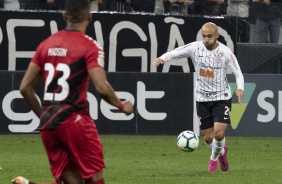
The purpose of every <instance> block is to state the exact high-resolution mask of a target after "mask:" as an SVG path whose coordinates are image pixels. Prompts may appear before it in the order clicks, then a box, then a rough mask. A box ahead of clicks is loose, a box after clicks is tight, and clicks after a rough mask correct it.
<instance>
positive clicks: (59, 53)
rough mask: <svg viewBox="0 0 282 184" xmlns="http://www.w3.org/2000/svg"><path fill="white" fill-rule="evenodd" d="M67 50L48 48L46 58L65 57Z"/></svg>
mask: <svg viewBox="0 0 282 184" xmlns="http://www.w3.org/2000/svg"><path fill="white" fill-rule="evenodd" d="M67 52H68V49H65V48H49V49H48V56H62V57H66V56H67Z"/></svg>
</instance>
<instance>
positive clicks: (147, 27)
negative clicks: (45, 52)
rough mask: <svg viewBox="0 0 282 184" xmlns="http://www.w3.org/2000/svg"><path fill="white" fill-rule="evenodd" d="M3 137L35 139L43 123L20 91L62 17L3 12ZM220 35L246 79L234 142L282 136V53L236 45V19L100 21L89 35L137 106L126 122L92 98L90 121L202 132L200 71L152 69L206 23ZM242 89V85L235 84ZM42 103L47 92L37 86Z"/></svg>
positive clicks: (103, 129)
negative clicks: (196, 92) (197, 89)
mask: <svg viewBox="0 0 282 184" xmlns="http://www.w3.org/2000/svg"><path fill="white" fill-rule="evenodd" d="M0 17H1V19H0V51H1V52H0V58H1V62H0V70H1V71H0V75H1V80H0V86H1V91H0V99H1V102H2V103H1V113H0V120H1V124H0V133H1V134H9V133H36V132H37V131H38V122H39V120H38V119H37V118H36V117H35V115H34V114H33V113H32V112H30V110H29V108H28V107H27V106H26V104H25V102H24V100H23V99H22V97H21V95H20V93H19V91H18V86H19V83H20V81H21V78H22V76H23V74H24V70H25V69H26V67H27V65H28V63H29V60H30V58H31V57H32V55H33V54H34V51H35V49H36V46H37V45H38V44H39V42H40V41H42V40H43V39H44V38H46V37H48V36H49V35H51V34H53V33H55V32H57V31H58V30H60V29H63V28H64V25H65V23H64V22H63V20H62V18H61V12H33V11H30V12H29V11H25V12H18V11H0ZM208 21H212V22H215V23H216V24H217V25H218V26H219V27H220V30H219V31H220V34H221V37H220V39H219V40H220V41H221V42H223V43H224V44H226V45H228V46H229V47H230V48H231V49H232V50H233V51H234V52H235V54H236V56H237V58H238V60H239V63H240V65H241V68H242V71H243V73H244V75H245V82H246V89H245V93H246V94H245V98H244V101H243V105H241V106H238V104H236V97H235V96H234V99H233V109H232V126H230V127H229V129H228V131H227V133H228V135H234V136H281V133H279V131H278V130H281V128H282V109H281V107H282V92H281V90H280V89H282V88H281V83H280V82H279V81H280V79H281V70H282V66H281V62H282V60H281V56H282V48H281V47H282V46H281V45H279V44H278V45H277V44H239V43H238V44H236V42H235V35H236V33H235V30H236V29H235V28H236V24H234V17H182V16H174V17H171V16H165V15H156V16H155V15H142V14H130V15H129V14H119V13H114V14H113V13H111V14H106V13H93V20H92V22H91V23H90V26H89V28H88V30H87V34H89V35H90V36H92V37H93V38H94V39H96V40H97V41H98V42H99V43H101V44H102V46H103V47H104V50H105V53H106V65H105V69H106V70H107V71H108V78H109V81H110V82H111V83H112V84H113V86H114V88H115V89H116V91H118V95H119V96H120V98H127V99H132V100H134V102H135V109H136V111H135V113H134V115H132V116H130V117H125V116H123V115H122V114H120V113H119V112H116V111H115V110H113V109H111V107H109V106H108V105H107V104H105V103H104V102H103V101H101V99H99V97H98V96H97V95H96V93H95V90H94V89H93V86H91V87H90V90H89V99H90V100H89V107H90V111H91V112H90V113H91V117H92V118H93V119H94V120H95V121H96V124H97V126H98V129H99V131H100V133H102V134H103V133H104V134H153V135H163V134H165V135H170V134H177V133H179V132H180V131H182V130H184V129H193V130H194V131H196V132H197V131H198V126H197V117H196V116H195V112H194V108H193V105H194V102H193V74H192V72H193V66H192V65H191V62H190V61H189V60H188V59H182V60H180V61H177V62H175V61H172V62H170V63H169V64H167V65H164V66H163V67H160V68H158V69H157V70H156V69H155V68H153V67H151V61H152V60H153V59H154V58H155V57H157V56H159V55H160V54H162V53H164V52H166V51H168V50H171V49H173V48H175V47H177V46H178V45H183V44H185V43H188V42H192V41H195V40H199V38H200V35H199V30H200V28H201V26H202V24H203V23H205V22H208ZM229 79H230V81H229V82H230V84H231V86H232V87H233V89H235V83H234V82H235V81H234V77H233V76H232V75H230V76H229ZM37 89H38V90H37V91H38V92H37V94H38V96H39V98H41V96H42V86H37Z"/></svg>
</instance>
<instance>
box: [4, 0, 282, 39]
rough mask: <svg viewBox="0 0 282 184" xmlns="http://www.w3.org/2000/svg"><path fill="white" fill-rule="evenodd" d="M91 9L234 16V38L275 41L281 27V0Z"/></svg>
mask: <svg viewBox="0 0 282 184" xmlns="http://www.w3.org/2000/svg"><path fill="white" fill-rule="evenodd" d="M0 8H3V9H6V10H19V9H24V10H63V9H64V0H0ZM91 11H97V12H105V11H111V12H123V13H134V12H143V13H150V14H164V15H174V16H198V15H201V16H202V15H206V16H235V17H237V18H238V20H239V21H237V24H238V42H250V41H251V42H254V41H255V42H258V43H278V42H279V36H280V32H281V30H282V29H281V21H282V0H91ZM254 31H255V32H256V33H255V34H251V33H252V32H254ZM251 35H256V38H255V39H252V38H251Z"/></svg>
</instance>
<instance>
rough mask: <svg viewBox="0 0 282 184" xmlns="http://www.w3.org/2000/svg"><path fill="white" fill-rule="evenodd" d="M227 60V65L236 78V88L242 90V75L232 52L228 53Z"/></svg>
mask: <svg viewBox="0 0 282 184" xmlns="http://www.w3.org/2000/svg"><path fill="white" fill-rule="evenodd" d="M228 60H229V61H228V63H229V64H228V66H229V67H230V69H231V71H232V72H233V74H234V75H235V78H236V84H237V89H242V90H244V76H243V74H242V71H241V68H240V66H239V63H238V61H237V58H236V57H235V55H234V54H230V58H229V59H228Z"/></svg>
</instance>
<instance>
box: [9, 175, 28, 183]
mask: <svg viewBox="0 0 282 184" xmlns="http://www.w3.org/2000/svg"><path fill="white" fill-rule="evenodd" d="M12 184H29V181H28V180H27V179H25V178H24V177H22V176H18V177H15V178H14V179H12Z"/></svg>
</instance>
